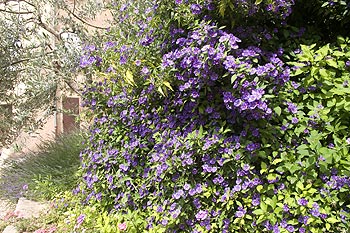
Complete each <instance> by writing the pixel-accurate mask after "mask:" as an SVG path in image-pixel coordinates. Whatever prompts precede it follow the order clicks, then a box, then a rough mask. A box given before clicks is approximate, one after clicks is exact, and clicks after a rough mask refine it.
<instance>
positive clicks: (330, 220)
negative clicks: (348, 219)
mask: <svg viewBox="0 0 350 233" xmlns="http://www.w3.org/2000/svg"><path fill="white" fill-rule="evenodd" d="M326 221H327V222H329V223H331V224H333V223H336V222H340V221H339V220H338V219H336V218H335V217H330V218H327V219H326Z"/></svg>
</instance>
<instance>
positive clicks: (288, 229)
mask: <svg viewBox="0 0 350 233" xmlns="http://www.w3.org/2000/svg"><path fill="white" fill-rule="evenodd" d="M286 230H287V231H289V232H294V231H295V228H294V227H293V226H292V225H288V226H287V227H286Z"/></svg>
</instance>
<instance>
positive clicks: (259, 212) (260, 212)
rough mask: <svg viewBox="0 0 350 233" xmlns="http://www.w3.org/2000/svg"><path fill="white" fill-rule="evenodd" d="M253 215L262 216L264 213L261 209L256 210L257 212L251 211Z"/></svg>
mask: <svg viewBox="0 0 350 233" xmlns="http://www.w3.org/2000/svg"><path fill="white" fill-rule="evenodd" d="M253 214H255V215H262V214H264V211H263V210H262V209H257V210H254V211H253Z"/></svg>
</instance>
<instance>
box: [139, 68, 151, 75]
mask: <svg viewBox="0 0 350 233" xmlns="http://www.w3.org/2000/svg"><path fill="white" fill-rule="evenodd" d="M141 72H142V73H143V74H146V75H147V74H149V69H148V68H147V67H146V66H144V67H143V68H142V70H141Z"/></svg>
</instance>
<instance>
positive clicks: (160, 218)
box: [75, 0, 350, 233]
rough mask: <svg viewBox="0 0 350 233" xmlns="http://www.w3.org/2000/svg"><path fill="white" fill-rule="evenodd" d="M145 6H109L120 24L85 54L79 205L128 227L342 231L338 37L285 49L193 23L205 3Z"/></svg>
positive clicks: (343, 115)
mask: <svg viewBox="0 0 350 233" xmlns="http://www.w3.org/2000/svg"><path fill="white" fill-rule="evenodd" d="M237 2H238V1H237ZM257 2H258V1H257ZM278 2H284V1H278ZM146 3H149V4H150V5H149V7H146V8H142V9H143V10H144V12H148V13H150V14H151V16H149V17H145V16H144V15H145V14H146V15H147V13H145V14H143V13H144V12H142V14H140V9H141V8H138V6H136V5H133V4H132V3H129V4H126V5H121V6H118V5H117V6H115V7H117V8H118V9H119V14H118V17H122V18H118V19H119V20H122V21H123V22H125V23H126V28H123V27H121V28H115V29H111V31H110V33H109V34H108V37H109V38H108V39H110V41H113V42H108V43H106V44H105V45H104V47H102V48H100V49H99V51H100V53H99V54H100V55H98V53H96V55H94V56H98V57H100V58H101V62H100V63H99V64H97V63H96V62H95V63H91V64H92V65H94V66H93V68H94V69H96V71H97V74H99V75H100V76H101V77H104V78H102V79H101V80H100V81H95V82H93V83H92V84H91V85H88V86H87V87H86V90H85V92H84V98H85V100H84V106H85V107H88V108H90V109H91V110H92V113H93V116H94V120H93V122H92V124H91V127H90V134H89V138H88V139H87V142H86V148H85V149H84V150H83V151H82V153H81V160H82V170H83V183H82V185H81V186H79V187H78V189H77V190H75V191H76V192H81V193H82V194H83V195H85V197H86V198H85V200H84V202H85V203H86V204H88V203H89V204H91V203H94V204H96V203H97V204H99V205H100V206H101V207H103V208H104V209H105V210H106V211H109V212H111V213H118V214H120V215H122V216H123V214H125V216H126V213H130V212H133V211H135V212H137V213H138V214H139V215H140V216H141V218H142V220H143V224H141V225H139V231H140V232H144V231H146V230H147V231H149V232H165V231H166V232H264V231H267V232H274V233H277V232H295V231H299V232H319V231H326V232H341V231H342V230H345V229H348V227H349V214H348V212H349V204H350V203H349V193H350V190H349V185H350V179H349V173H350V172H349V171H350V169H349V168H350V164H349V161H348V158H347V157H348V148H349V144H350V135H349V133H348V132H347V130H346V129H347V128H348V127H349V122H350V121H349V103H350V101H349V97H348V96H347V95H348V93H349V87H348V79H349V66H350V64H348V63H350V61H349V60H350V55H349V51H348V50H347V49H348V45H349V42H348V41H346V40H345V39H341V38H340V39H339V40H342V41H340V45H338V46H333V45H332V46H333V47H332V46H330V45H327V46H323V47H321V46H320V47H319V49H318V50H316V48H313V47H309V46H306V45H302V46H301V47H300V48H301V49H300V51H294V52H293V53H292V54H286V53H285V52H283V49H281V48H280V46H281V45H280V44H277V45H276V48H275V49H272V46H271V45H268V46H267V45H266V44H262V43H264V41H266V40H261V41H259V42H255V43H250V41H251V40H252V38H253V37H252V36H249V35H247V36H244V34H241V35H242V37H240V33H238V34H236V33H234V32H237V31H239V30H240V31H242V32H247V31H248V30H253V32H252V34H253V33H255V32H256V31H255V32H254V27H246V28H241V29H239V28H235V29H232V30H231V29H227V28H220V27H219V26H218V24H219V23H220V22H219V23H217V22H215V21H207V17H206V16H205V13H206V11H209V12H211V13H210V14H213V13H212V12H214V11H213V10H214V9H213V8H212V7H213V6H212V5H211V4H212V2H211V1H199V3H198V2H197V1H196V2H195V1H181V0H176V1H164V2H157V3H158V4H155V3H156V1H145V5H146ZM167 4H168V5H167ZM259 4H262V3H259ZM276 4H277V3H276ZM141 5H142V4H141ZM143 6H144V5H143ZM204 9H205V10H204ZM179 12H181V13H185V12H187V14H188V15H186V14H182V15H180V16H176V15H177V13H179ZM164 14H165V15H167V16H169V18H162V17H161V16H164ZM137 16H138V17H137ZM189 18H191V19H192V18H193V19H196V20H194V21H193V24H189V23H188V22H186V21H185V19H189ZM161 19H163V23H162V24H161V26H160V24H159V22H160V20H161ZM138 20H139V21H138ZM132 22H138V23H137V24H136V25H135V24H134V26H132ZM143 23H145V25H143ZM140 25H143V26H140ZM138 27H142V28H144V29H145V30H143V29H141V28H138ZM242 27H244V25H242ZM128 30H130V31H128ZM266 30H268V29H266ZM127 32H129V33H127ZM134 33H136V34H134ZM261 33H266V31H264V30H258V31H257V32H256V33H255V35H261ZM300 37H302V35H300ZM111 39H112V40H111ZM267 41H269V40H267ZM267 48H269V49H267ZM293 56H294V57H293ZM288 58H289V59H288ZM84 59H85V58H84ZM86 61H89V59H87V60H86ZM286 61H288V62H286ZM84 64H85V63H84ZM82 66H83V67H84V66H85V65H82ZM124 220H126V221H128V219H127V218H126V217H124V218H123V221H124ZM131 221H132V220H131V219H129V222H130V223H129V224H132V223H131ZM126 224H127V225H128V222H126ZM126 229H128V228H126Z"/></svg>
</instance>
